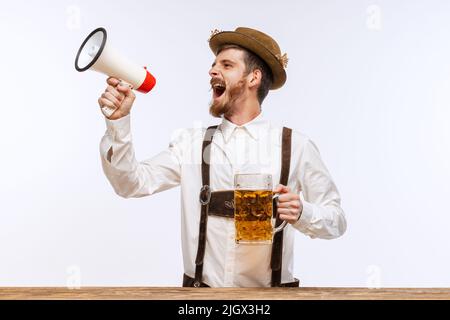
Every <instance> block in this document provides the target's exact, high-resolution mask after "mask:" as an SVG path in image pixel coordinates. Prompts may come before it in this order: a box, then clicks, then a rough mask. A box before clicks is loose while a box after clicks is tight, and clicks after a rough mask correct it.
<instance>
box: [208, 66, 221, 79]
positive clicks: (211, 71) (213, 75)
mask: <svg viewBox="0 0 450 320" xmlns="http://www.w3.org/2000/svg"><path fill="white" fill-rule="evenodd" d="M209 75H210V76H211V77H212V78H214V77H217V76H218V75H219V72H218V71H217V69H216V68H215V67H212V68H211V69H209Z"/></svg>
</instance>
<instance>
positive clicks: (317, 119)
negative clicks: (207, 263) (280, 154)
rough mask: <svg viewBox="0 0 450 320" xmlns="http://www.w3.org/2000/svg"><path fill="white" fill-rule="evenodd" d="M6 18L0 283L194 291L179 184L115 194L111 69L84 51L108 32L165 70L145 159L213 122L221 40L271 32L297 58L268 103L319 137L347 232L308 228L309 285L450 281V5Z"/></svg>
mask: <svg viewBox="0 0 450 320" xmlns="http://www.w3.org/2000/svg"><path fill="white" fill-rule="evenodd" d="M0 4H1V9H0V39H1V42H2V46H1V51H0V54H1V59H0V70H1V77H0V88H1V92H2V101H1V102H0V105H1V112H0V117H1V120H0V121H1V125H0V137H1V139H0V150H1V157H0V168H1V171H2V175H1V179H0V197H1V201H0V286H66V285H68V286H80V285H81V286H93V285H95V286H104V285H105V286H106V285H114V286H122V285H123V286H125V285H126V286H147V285H149V286H158V285H164V286H179V285H180V283H181V276H182V272H183V270H182V258H181V245H180V204H179V197H180V196H179V189H178V188H175V189H172V190H169V191H166V192H163V193H161V194H157V195H154V196H152V197H147V198H143V199H130V200H125V199H122V198H120V197H119V196H117V195H115V194H114V192H113V190H112V188H111V186H110V185H109V184H108V182H107V180H106V178H105V177H104V175H103V172H102V169H101V164H100V158H99V151H98V145H99V141H100V139H101V137H102V135H103V133H104V131H105V125H104V120H103V116H102V115H101V113H100V111H99V109H98V106H97V98H98V96H99V95H100V94H101V92H102V91H103V90H104V87H105V83H104V80H105V77H104V76H103V75H101V74H98V73H94V72H86V73H78V72H76V71H75V69H74V58H75V54H76V51H77V50H78V47H79V45H80V44H81V41H82V40H83V39H84V37H85V36H86V35H87V34H88V33H89V32H90V31H91V30H93V29H94V28H96V27H98V26H104V27H105V28H106V29H107V30H108V32H109V40H110V42H111V44H113V45H114V46H115V47H116V48H118V49H119V50H120V51H122V52H123V53H124V54H125V55H127V56H128V57H130V58H131V59H132V60H134V61H136V62H137V63H140V64H142V65H147V66H148V67H149V70H151V71H152V73H153V74H154V75H155V76H156V78H157V80H158V83H157V86H156V87H155V89H154V90H153V91H152V92H151V93H149V94H147V95H142V94H138V98H137V100H136V103H135V106H134V109H133V112H132V125H133V127H132V131H133V136H134V141H135V147H136V154H137V157H138V159H141V160H142V159H144V158H147V157H150V156H153V155H154V154H156V153H158V152H159V151H161V150H162V149H163V148H166V147H167V145H168V142H169V140H170V137H171V134H172V133H173V132H174V131H175V130H176V129H178V128H181V127H192V126H199V125H204V126H206V125H210V124H214V123H217V122H218V119H214V118H212V117H211V116H209V114H208V102H209V99H210V97H211V93H210V92H209V76H208V70H209V67H210V65H211V63H212V61H213V59H214V57H213V55H212V53H211V52H210V50H209V47H208V44H207V39H208V37H209V34H210V30H212V29H215V28H218V29H222V30H231V29H234V28H236V27H237V26H248V27H253V28H258V29H261V30H262V31H265V32H267V33H268V34H270V35H272V36H273V37H274V38H275V39H277V41H278V42H279V44H280V46H281V48H282V50H283V52H287V53H288V55H289V57H290V62H289V66H288V81H287V84H286V85H285V87H283V88H282V89H281V90H278V91H274V92H271V93H270V94H269V97H268V98H267V100H266V101H265V103H264V105H263V109H264V112H265V115H266V116H267V117H268V118H270V119H271V120H272V121H273V122H274V123H279V124H284V125H286V126H290V127H292V128H295V129H297V130H299V131H301V132H303V133H305V134H307V135H308V136H310V137H311V138H312V139H313V141H314V142H315V143H316V144H317V145H318V147H319V149H320V152H321V154H322V157H323V158H324V161H325V163H326V164H327V166H328V168H329V170H330V171H331V174H332V176H333V178H334V180H335V182H336V184H337V186H338V188H339V190H340V192H341V195H342V206H343V208H344V210H345V212H346V216H347V220H348V230H347V233H346V234H345V235H344V236H343V237H342V238H339V239H336V240H331V241H327V240H317V239H315V240H312V239H310V238H308V237H306V236H304V235H303V234H300V233H298V235H297V238H296V257H295V266H294V268H295V276H297V277H298V278H300V279H301V281H302V283H303V285H305V286H357V287H367V286H369V287H378V286H381V287H445V286H447V287H448V286H450V271H449V270H450V232H449V231H450V228H449V225H450V209H449V204H448V199H449V197H450V187H449V178H450V111H449V110H450V108H449V104H450V41H449V39H450V2H449V1H446V0H442V1H437V0H432V1H430V0H427V1H425V0H422V1H419V0H416V1H406V0H405V1H400V0H398V1H387V0H378V1H375V0H374V1H361V0H347V1H317V0H314V1H313V0H309V1H291V0H286V1H261V0H252V1H245V2H244V1H241V0H232V1H230V0H229V1H224V2H214V1H206V0H204V1H182V0H178V1H145V2H144V1H138V0H134V1H95V2H94V1H75V0H74V1H38V2H30V1H5V0H1V1H0Z"/></svg>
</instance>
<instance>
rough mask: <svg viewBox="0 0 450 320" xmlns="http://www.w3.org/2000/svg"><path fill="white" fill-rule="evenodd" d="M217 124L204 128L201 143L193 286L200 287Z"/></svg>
mask: <svg viewBox="0 0 450 320" xmlns="http://www.w3.org/2000/svg"><path fill="white" fill-rule="evenodd" d="M217 127H218V126H211V127H209V128H208V129H207V130H206V133H205V137H204V139H203V144H202V188H201V189H200V195H199V200H200V203H201V205H202V207H201V213H200V227H199V233H198V248H197V257H196V259H195V279H194V287H200V286H201V284H202V277H203V258H204V257H205V247H206V229H207V224H208V209H209V201H210V200H211V187H210V182H209V167H210V166H209V164H210V161H211V147H210V144H211V141H212V138H213V136H214V133H215V132H216V129H217Z"/></svg>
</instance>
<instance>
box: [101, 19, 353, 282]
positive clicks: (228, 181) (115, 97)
mask: <svg viewBox="0 0 450 320" xmlns="http://www.w3.org/2000/svg"><path fill="white" fill-rule="evenodd" d="M209 45H210V47H211V49H212V50H213V52H214V54H215V55H216V58H215V60H214V63H213V64H212V67H211V69H210V71H209V75H210V76H211V81H210V83H211V88H212V90H213V91H212V101H211V105H210V110H209V111H210V113H211V115H213V116H215V117H221V118H222V122H221V123H220V125H219V126H217V127H215V128H213V127H212V128H209V129H208V130H206V131H205V130H203V129H202V130H201V132H198V130H195V129H189V130H184V131H182V132H180V133H179V134H178V135H177V136H176V137H175V138H174V139H173V140H172V141H171V142H170V144H169V147H168V149H167V150H165V151H163V152H161V153H160V154H158V155H156V156H155V157H153V158H151V159H148V160H145V161H142V162H138V161H137V160H136V159H135V156H134V150H133V145H132V140H131V133H130V110H131V107H132V104H133V102H134V100H135V95H134V93H133V92H132V90H131V89H130V88H129V87H127V86H125V85H122V84H120V82H119V80H118V79H114V78H109V79H108V80H107V83H108V86H107V88H106V90H105V93H103V94H102V96H101V97H100V98H99V100H98V103H99V105H100V107H101V108H104V107H107V108H111V109H116V111H115V112H114V113H113V114H112V115H111V116H110V117H109V119H106V125H107V131H106V134H105V136H104V137H103V139H102V142H101V144H100V152H101V159H102V165H103V170H104V172H105V174H106V176H107V178H108V179H109V181H110V183H111V184H112V186H113V188H114V190H115V191H116V193H117V194H119V195H120V196H122V197H126V198H129V197H143V196H147V195H151V194H154V193H157V192H160V191H163V190H167V189H169V188H172V187H175V186H178V185H181V195H182V198H181V199H182V200H181V201H182V242H183V243H182V248H183V261H184V271H185V274H184V279H183V285H184V286H196V287H197V286H211V287H229V286H234V287H268V286H298V280H296V279H295V278H294V276H293V270H292V269H293V245H294V236H295V234H294V232H295V230H298V231H300V232H302V233H304V234H306V235H308V236H310V237H311V238H316V237H318V238H323V239H332V238H337V237H339V236H341V235H342V234H343V233H344V232H345V230H346V220H345V216H344V212H343V210H342V209H341V207H340V196H339V193H338V190H337V188H336V186H335V184H334V183H333V181H332V179H331V177H330V174H329V172H328V170H327V169H326V167H325V165H324V164H323V162H322V160H321V157H320V154H319V151H318V149H317V148H316V146H315V145H314V143H313V142H312V141H311V140H310V139H309V138H307V137H306V136H304V135H302V134H301V133H299V132H296V131H292V130H291V129H288V128H279V127H277V126H273V125H271V124H270V123H269V122H268V121H267V120H266V119H264V117H263V115H262V113H261V104H262V102H263V100H264V98H265V97H266V95H267V93H268V91H269V90H270V89H278V88H280V87H282V86H283V84H284V83H285V81H286V72H285V67H286V64H287V56H286V54H284V55H282V54H281V51H280V48H279V46H278V44H277V43H276V42H275V40H274V39H272V38H271V37H270V36H268V35H267V34H264V33H262V32H260V31H257V30H254V29H250V28H237V29H236V30H235V31H225V32H221V31H217V30H215V31H213V32H212V34H211V37H210V39H209ZM236 173H271V174H272V176H273V178H274V181H275V182H278V181H280V182H282V183H281V184H279V185H278V186H277V187H276V188H275V190H274V192H277V193H280V194H281V195H280V196H279V204H278V214H279V221H278V222H281V221H280V220H285V221H287V222H289V224H288V227H286V228H285V229H284V231H283V232H280V233H278V234H277V235H276V236H275V238H274V243H273V245H270V244H269V245H245V244H236V242H235V231H234V220H233V210H232V206H233V204H231V205H230V203H231V202H230V201H227V200H230V194H231V195H232V190H233V188H234V186H233V177H234V174H236ZM300 191H302V192H303V198H304V199H302V198H301V197H300V196H299V194H300ZM199 193H200V195H199ZM231 200H232V199H231ZM230 206H231V207H230ZM230 208H231V210H230Z"/></svg>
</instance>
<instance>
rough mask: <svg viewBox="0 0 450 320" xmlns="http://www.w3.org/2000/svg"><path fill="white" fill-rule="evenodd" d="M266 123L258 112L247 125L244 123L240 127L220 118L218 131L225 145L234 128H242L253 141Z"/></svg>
mask: <svg viewBox="0 0 450 320" xmlns="http://www.w3.org/2000/svg"><path fill="white" fill-rule="evenodd" d="M267 123H268V122H267V121H266V120H265V118H264V116H263V113H262V112H260V113H259V114H258V115H257V116H256V117H255V118H253V119H252V120H250V121H249V122H247V123H244V124H243V125H241V126H238V125H236V124H234V123H233V122H231V121H229V120H227V119H226V118H225V117H223V116H222V123H221V124H220V130H221V131H222V135H223V138H224V140H225V143H228V141H229V140H230V138H231V136H232V135H233V132H234V130H235V129H236V128H244V129H245V130H246V132H247V133H248V134H249V135H250V136H251V137H252V138H253V139H255V140H258V138H259V134H260V133H259V131H260V130H261V129H263V128H264V127H265V126H266V125H267Z"/></svg>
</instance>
